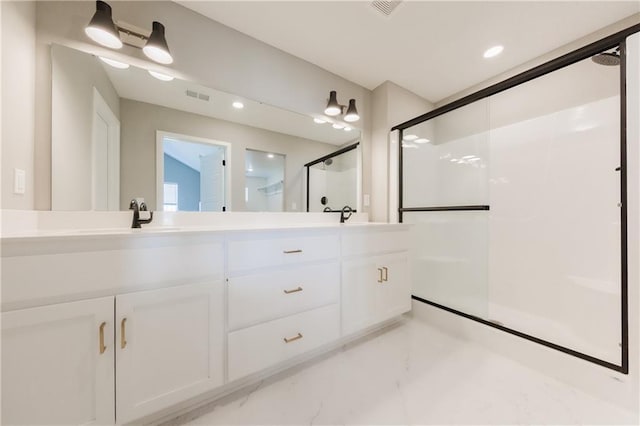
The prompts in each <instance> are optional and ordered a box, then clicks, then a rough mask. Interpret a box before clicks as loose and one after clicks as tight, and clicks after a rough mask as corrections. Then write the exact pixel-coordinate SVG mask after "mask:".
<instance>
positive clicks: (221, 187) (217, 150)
mask: <svg viewBox="0 0 640 426" xmlns="http://www.w3.org/2000/svg"><path fill="white" fill-rule="evenodd" d="M157 149H158V155H157V157H158V158H157V162H158V164H157V171H158V172H157V177H156V179H157V182H156V184H157V197H158V208H160V209H162V210H163V211H202V212H221V211H226V210H229V205H228V203H227V188H228V172H227V169H228V167H227V161H228V156H229V144H227V143H225V142H220V141H214V140H208V139H203V138H198V137H193V136H186V135H178V134H174V133H167V132H158V137H157Z"/></svg>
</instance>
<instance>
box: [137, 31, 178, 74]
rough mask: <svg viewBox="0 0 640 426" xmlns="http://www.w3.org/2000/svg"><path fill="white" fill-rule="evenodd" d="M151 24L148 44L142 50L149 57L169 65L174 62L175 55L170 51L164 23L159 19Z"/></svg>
mask: <svg viewBox="0 0 640 426" xmlns="http://www.w3.org/2000/svg"><path fill="white" fill-rule="evenodd" d="M151 25H152V30H151V35H150V36H149V39H148V40H147V44H145V45H144V47H143V48H142V52H143V53H144V54H145V55H147V58H149V59H151V60H153V61H156V62H157V63H159V64H163V65H169V64H171V63H173V56H171V53H169V45H167V39H166V38H164V25H162V24H161V23H160V22H158V21H153V23H152V24H151Z"/></svg>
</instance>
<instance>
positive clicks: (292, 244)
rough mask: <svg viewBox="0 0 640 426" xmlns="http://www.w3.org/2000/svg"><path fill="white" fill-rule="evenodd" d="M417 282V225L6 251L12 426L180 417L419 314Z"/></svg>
mask: <svg viewBox="0 0 640 426" xmlns="http://www.w3.org/2000/svg"><path fill="white" fill-rule="evenodd" d="M408 274H409V267H408V225H397V224H396V225H389V224H368V223H360V224H358V223H354V224H345V225H338V224H333V223H332V224H328V223H324V224H317V225H314V224H298V225H294V226H287V225H277V226H268V227H253V228H252V229H247V228H246V227H241V226H235V227H234V226H219V227H217V228H213V227H207V226H203V227H180V228H176V227H162V226H158V227H156V228H147V229H142V230H130V229H103V230H96V229H81V230H74V231H65V232H63V231H60V232H54V231H47V232H34V233H32V234H28V235H23V236H19V235H16V236H13V237H5V238H3V239H2V290H3V291H2V333H3V345H2V358H3V376H2V389H3V393H4V396H3V400H4V401H3V402H4V404H3V412H2V421H3V423H7V424H9V423H11V424H27V423H28V424H38V423H40V424H43V423H48V424H52V423H64V424H113V423H118V424H121V423H128V422H132V421H138V420H142V421H154V420H157V419H160V418H167V416H170V415H171V413H174V412H177V411H178V410H183V409H185V408H188V407H191V406H194V405H195V404H198V403H203V402H205V401H208V400H212V399H215V398H218V397H220V396H222V395H224V394H227V393H229V392H231V391H233V390H236V389H238V388H239V387H242V386H245V385H247V384H250V383H252V382H255V381H257V380H260V379H262V378H264V377H265V376H266V375H270V374H273V373H275V372H277V371H280V370H282V369H285V368H289V367H290V366H292V365H295V364H297V363H300V362H302V361H304V360H306V359H309V358H311V357H313V356H315V355H317V354H319V353H322V352H326V351H327V350H331V349H333V348H336V347H338V345H341V344H344V343H345V342H347V341H349V340H353V339H355V338H358V337H360V336H362V335H364V334H366V333H368V332H370V331H373V330H375V329H377V328H380V327H381V326H383V325H384V324H386V323H387V322H388V320H390V319H392V318H395V317H397V316H399V315H400V314H402V313H404V312H407V311H408V310H409V309H410V306H411V303H410V302H411V299H410V284H409V276H408Z"/></svg>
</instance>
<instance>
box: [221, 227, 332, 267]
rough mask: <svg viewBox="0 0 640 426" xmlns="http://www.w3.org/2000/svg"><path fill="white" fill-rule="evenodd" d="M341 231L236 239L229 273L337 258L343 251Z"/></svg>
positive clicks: (231, 252)
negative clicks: (340, 238)
mask: <svg viewBox="0 0 640 426" xmlns="http://www.w3.org/2000/svg"><path fill="white" fill-rule="evenodd" d="M339 250H340V244H339V240H338V235H337V234H329V235H326V234H325V235H322V234H316V235H308V234H290V235H287V236H286V237H284V238H282V237H281V238H278V237H273V238H268V237H267V238H264V239H250V240H232V241H230V242H229V246H228V252H229V253H228V255H229V272H231V273H233V272H238V271H243V270H249V269H255V268H263V267H269V266H279V265H288V264H296V263H302V262H310V261H315V260H325V259H326V260H329V259H335V258H337V257H338V256H339V254H340V251H339Z"/></svg>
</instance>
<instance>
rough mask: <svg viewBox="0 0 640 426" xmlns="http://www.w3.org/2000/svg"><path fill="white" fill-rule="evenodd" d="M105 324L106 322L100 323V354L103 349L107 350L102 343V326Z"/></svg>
mask: <svg viewBox="0 0 640 426" xmlns="http://www.w3.org/2000/svg"><path fill="white" fill-rule="evenodd" d="M106 325H107V323H106V322H103V323H102V324H100V354H101V355H102V354H103V353H104V351H106V350H107V347H106V346H105V344H104V327H105V326H106Z"/></svg>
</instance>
